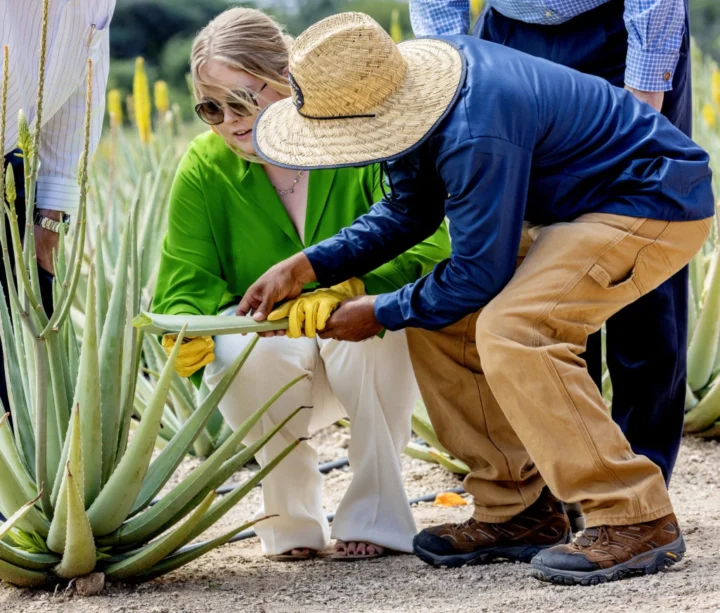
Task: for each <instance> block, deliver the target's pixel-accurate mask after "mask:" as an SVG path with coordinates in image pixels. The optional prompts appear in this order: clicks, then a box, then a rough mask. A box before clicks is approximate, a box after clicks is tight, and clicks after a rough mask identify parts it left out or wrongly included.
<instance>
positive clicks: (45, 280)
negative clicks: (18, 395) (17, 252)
mask: <svg viewBox="0 0 720 613" xmlns="http://www.w3.org/2000/svg"><path fill="white" fill-rule="evenodd" d="M16 153H17V152H15V151H13V152H12V153H10V154H8V155H6V156H5V159H4V162H3V170H4V171H5V169H6V168H7V166H8V165H10V166H12V169H13V174H14V176H15V187H16V190H17V200H16V201H15V210H16V211H17V216H18V226H19V227H20V236H23V233H24V231H25V179H24V174H23V160H22V158H20V157H18V156H17V155H15V154H16ZM3 197H4V195H3ZM5 228H6V235H7V239H8V247H9V249H10V261H11V262H13V263H14V255H13V249H12V245H11V242H10V241H11V238H10V224H9V223H6V224H5ZM13 266H14V264H13ZM38 276H39V279H40V294H41V296H42V302H43V306H44V307H45V312H46V313H48V314H50V313H52V308H53V301H52V282H53V276H52V275H51V274H50V273H49V272H47V271H46V270H44V269H43V268H42V267H38ZM0 283H2V288H3V293H4V295H5V301H6V303H7V305H8V308H10V301H9V296H8V288H7V279H6V278H5V266H4V265H3V264H2V262H0ZM0 400H2V406H3V408H4V409H5V410H6V411H9V410H10V403H9V400H8V392H7V382H6V381H5V356H4V353H3V348H2V346H1V345H0Z"/></svg>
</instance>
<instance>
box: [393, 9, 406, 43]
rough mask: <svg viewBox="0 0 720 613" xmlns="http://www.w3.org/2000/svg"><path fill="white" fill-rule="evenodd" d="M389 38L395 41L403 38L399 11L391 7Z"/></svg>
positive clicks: (398, 41) (397, 41) (399, 41)
mask: <svg viewBox="0 0 720 613" xmlns="http://www.w3.org/2000/svg"><path fill="white" fill-rule="evenodd" d="M390 38H392V39H393V41H395V42H396V43H401V42H402V40H403V33H402V27H401V26H400V11H399V10H398V9H393V12H392V13H391V14H390Z"/></svg>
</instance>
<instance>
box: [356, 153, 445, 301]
mask: <svg viewBox="0 0 720 613" xmlns="http://www.w3.org/2000/svg"><path fill="white" fill-rule="evenodd" d="M381 174H382V173H381V172H380V166H379V165H378V164H376V165H374V166H373V171H372V174H371V177H372V197H373V202H379V201H380V200H382V198H383V190H382V186H381V183H380V181H381V180H382V177H381ZM386 190H387V188H386ZM448 257H450V236H449V234H448V230H447V226H446V224H445V222H443V223H442V224H441V225H440V227H439V228H438V229H437V230H436V231H435V233H434V234H433V235H431V236H430V237H428V238H427V239H425V240H424V241H422V242H421V243H418V244H417V245H415V246H414V247H412V248H410V249H408V250H407V251H406V252H405V253H403V254H402V255H400V256H398V257H396V258H395V259H394V260H390V261H389V262H386V263H385V264H383V265H382V266H380V267H379V268H376V269H375V270H373V271H372V272H370V273H368V274H366V275H363V276H362V277H361V279H362V281H363V283H365V291H366V292H367V293H368V294H370V295H378V294H387V293H389V292H394V291H395V290H397V289H400V288H401V287H403V286H404V285H407V284H408V283H412V282H413V281H416V280H417V279H419V278H420V277H423V276H425V275H426V274H428V273H429V272H430V271H431V270H432V269H433V268H434V267H435V264H437V263H438V262H441V261H442V260H444V259H446V258H448Z"/></svg>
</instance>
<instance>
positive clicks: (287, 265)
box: [236, 252, 316, 336]
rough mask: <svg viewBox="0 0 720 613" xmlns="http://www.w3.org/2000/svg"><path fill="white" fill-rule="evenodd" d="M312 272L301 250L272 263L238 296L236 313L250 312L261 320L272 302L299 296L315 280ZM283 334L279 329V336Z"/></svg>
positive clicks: (273, 334)
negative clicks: (277, 262)
mask: <svg viewBox="0 0 720 613" xmlns="http://www.w3.org/2000/svg"><path fill="white" fill-rule="evenodd" d="M315 280H316V277H315V271H314V270H313V269H312V266H311V264H310V260H308V258H307V256H306V255H305V254H304V253H302V252H301V253H297V254H295V255H294V256H292V257H291V258H288V259H287V260H284V261H282V262H280V263H279V264H275V266H273V267H272V268H270V270H268V271H267V272H266V273H265V274H264V275H262V276H261V277H260V278H259V279H258V280H257V281H255V283H253V284H252V285H251V286H250V287H249V288H248V291H247V292H245V295H244V296H243V297H242V300H241V301H240V304H239V305H238V307H237V311H236V314H237V315H241V316H245V315H247V314H248V313H250V311H253V315H252V318H253V319H254V320H255V321H263V320H264V319H266V318H267V316H268V315H269V314H270V312H271V311H272V310H273V307H274V306H275V304H277V303H278V302H280V301H281V300H285V299H287V298H295V297H296V296H299V295H300V292H302V288H303V286H304V285H305V284H306V283H310V282H312V281H315ZM283 334H285V332H284V331H282V332H281V333H280V334H279V335H280V336H281V335H283ZM276 335H278V333H276V332H264V333H262V334H260V336H276Z"/></svg>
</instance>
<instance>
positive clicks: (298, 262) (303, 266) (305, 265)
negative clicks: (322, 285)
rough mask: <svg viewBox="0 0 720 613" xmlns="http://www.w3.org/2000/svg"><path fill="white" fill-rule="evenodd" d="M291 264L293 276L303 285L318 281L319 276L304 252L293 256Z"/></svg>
mask: <svg viewBox="0 0 720 613" xmlns="http://www.w3.org/2000/svg"><path fill="white" fill-rule="evenodd" d="M290 264H291V271H292V275H293V277H295V278H296V279H297V280H298V281H299V282H300V284H301V285H306V284H307V283H312V282H313V281H317V276H316V275H315V271H314V270H313V267H312V264H311V263H310V260H309V258H308V256H307V255H305V253H304V252H302V251H301V252H300V253H298V254H296V255H294V256H292V258H291V259H290Z"/></svg>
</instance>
